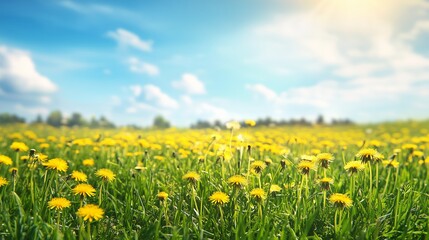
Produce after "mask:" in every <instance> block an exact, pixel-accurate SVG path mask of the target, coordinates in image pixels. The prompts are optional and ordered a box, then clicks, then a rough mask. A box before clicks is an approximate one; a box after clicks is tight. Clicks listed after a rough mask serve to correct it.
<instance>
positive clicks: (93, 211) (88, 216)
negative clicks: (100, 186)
mask: <svg viewBox="0 0 429 240" xmlns="http://www.w3.org/2000/svg"><path fill="white" fill-rule="evenodd" d="M77 215H78V216H79V217H81V218H83V220H85V221H87V220H88V221H90V222H92V221H94V220H95V221H97V220H99V219H101V218H103V215H104V210H103V209H101V208H100V207H99V206H97V205H94V204H87V205H85V206H83V207H81V208H79V209H78V210H77Z"/></svg>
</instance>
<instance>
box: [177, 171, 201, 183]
mask: <svg viewBox="0 0 429 240" xmlns="http://www.w3.org/2000/svg"><path fill="white" fill-rule="evenodd" d="M182 178H183V179H185V180H188V181H189V182H190V183H194V184H195V183H196V182H198V181H200V179H201V177H200V175H199V174H198V173H196V172H188V173H186V174H185V175H183V177H182Z"/></svg>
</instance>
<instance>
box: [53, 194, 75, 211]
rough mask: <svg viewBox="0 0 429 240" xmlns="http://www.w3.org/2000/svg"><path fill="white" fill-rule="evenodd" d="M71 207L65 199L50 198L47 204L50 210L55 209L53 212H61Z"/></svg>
mask: <svg viewBox="0 0 429 240" xmlns="http://www.w3.org/2000/svg"><path fill="white" fill-rule="evenodd" d="M70 206H71V203H70V201H69V200H67V199H66V198H62V197H60V198H52V199H51V200H50V201H49V202H48V207H49V208H50V209H55V210H62V209H63V208H68V207H70Z"/></svg>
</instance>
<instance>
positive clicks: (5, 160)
mask: <svg viewBox="0 0 429 240" xmlns="http://www.w3.org/2000/svg"><path fill="white" fill-rule="evenodd" d="M0 164H3V165H12V159H11V158H10V157H8V156H5V155H0Z"/></svg>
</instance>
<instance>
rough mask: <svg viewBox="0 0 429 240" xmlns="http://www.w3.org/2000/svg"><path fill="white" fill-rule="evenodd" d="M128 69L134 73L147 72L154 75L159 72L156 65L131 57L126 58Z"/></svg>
mask: <svg viewBox="0 0 429 240" xmlns="http://www.w3.org/2000/svg"><path fill="white" fill-rule="evenodd" d="M128 63H129V65H130V70H131V71H132V72H135V73H141V74H148V75H150V76H156V75H158V74H159V69H158V67H157V66H155V65H153V64H150V63H147V62H143V61H140V60H139V59H138V58H135V57H131V58H129V59H128Z"/></svg>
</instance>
